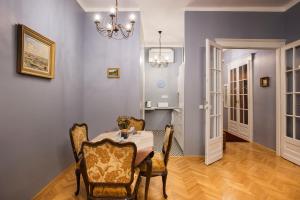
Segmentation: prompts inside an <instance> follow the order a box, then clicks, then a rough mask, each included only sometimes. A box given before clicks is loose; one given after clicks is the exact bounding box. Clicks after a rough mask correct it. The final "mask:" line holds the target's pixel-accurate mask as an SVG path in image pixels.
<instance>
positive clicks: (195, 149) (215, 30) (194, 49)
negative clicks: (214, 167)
mask: <svg viewBox="0 0 300 200" xmlns="http://www.w3.org/2000/svg"><path fill="white" fill-rule="evenodd" d="M284 20H285V18H284V13H255V12H244V13H243V12H185V50H186V52H185V53H186V54H185V55H186V67H185V99H184V100H185V131H184V133H185V147H186V148H185V152H184V153H185V154H187V155H199V154H200V155H203V154H204V135H205V132H204V128H205V119H204V114H205V112H204V110H199V109H198V106H199V105H200V104H204V102H205V39H206V38H210V39H215V38H269V39H282V38H285V24H284V22H285V21H284Z"/></svg>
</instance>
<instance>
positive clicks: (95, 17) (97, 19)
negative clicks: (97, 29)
mask: <svg viewBox="0 0 300 200" xmlns="http://www.w3.org/2000/svg"><path fill="white" fill-rule="evenodd" d="M100 20H101V16H100V15H98V14H96V15H95V16H94V22H95V23H100Z"/></svg>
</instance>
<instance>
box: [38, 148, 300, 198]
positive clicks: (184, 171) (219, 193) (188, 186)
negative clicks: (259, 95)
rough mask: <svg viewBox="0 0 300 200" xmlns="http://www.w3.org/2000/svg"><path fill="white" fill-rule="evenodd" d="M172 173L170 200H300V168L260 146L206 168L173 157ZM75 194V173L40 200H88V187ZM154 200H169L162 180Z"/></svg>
mask: <svg viewBox="0 0 300 200" xmlns="http://www.w3.org/2000/svg"><path fill="white" fill-rule="evenodd" d="M168 169H169V177H168V182H167V192H168V195H169V198H168V199H170V200H185V199H191V200H200V199H203V200H206V199H217V200H221V199H222V200H248V199H255V200H277V199H282V200H288V199H293V200H299V199H300V167H299V166H296V165H294V164H292V163H290V162H288V161H286V160H284V159H282V158H280V157H277V156H276V155H275V153H274V152H273V151H270V150H268V149H266V148H264V147H262V146H259V145H256V144H251V143H227V149H226V153H225V155H224V158H223V159H222V160H221V161H219V162H216V163H214V164H212V165H210V166H205V165H204V163H203V159H202V158H191V157H172V158H171V160H170V163H169V166H168ZM144 183H145V181H144V180H143V181H142V185H141V186H140V191H139V199H143V198H142V197H143V189H144ZM74 190H75V177H74V175H73V167H70V168H69V169H67V170H66V171H65V172H63V173H62V174H61V175H60V176H59V177H57V178H56V179H55V180H54V181H53V182H52V183H51V184H49V185H48V186H47V187H46V188H45V189H44V190H43V191H41V192H40V193H39V194H38V195H37V196H36V197H35V198H34V199H35V200H42V199H43V200H48V199H49V200H74V199H76V200H82V199H86V196H85V188H84V185H83V183H82V186H81V191H80V194H79V196H78V197H75V196H74V195H73V193H74ZM148 199H149V200H161V199H164V198H163V195H162V183H161V178H160V177H157V178H153V179H151V183H150V191H149V198H148Z"/></svg>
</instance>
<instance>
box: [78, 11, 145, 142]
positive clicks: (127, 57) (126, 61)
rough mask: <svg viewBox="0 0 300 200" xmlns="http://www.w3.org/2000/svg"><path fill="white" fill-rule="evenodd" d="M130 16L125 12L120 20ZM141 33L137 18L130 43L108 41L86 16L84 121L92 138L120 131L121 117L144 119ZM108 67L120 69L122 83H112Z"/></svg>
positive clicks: (89, 16)
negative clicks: (112, 131)
mask: <svg viewBox="0 0 300 200" xmlns="http://www.w3.org/2000/svg"><path fill="white" fill-rule="evenodd" d="M103 15H105V14H103ZM128 15H129V13H127V12H124V13H122V14H121V17H120V18H121V19H127V16H128ZM136 15H138V13H136ZM139 30H140V20H139V17H137V23H136V24H135V32H134V35H133V37H131V38H129V39H128V40H112V39H108V38H105V37H102V36H100V35H99V34H98V33H97V31H96V28H95V24H94V22H93V13H88V14H86V16H85V21H84V31H85V32H84V35H85V42H84V65H83V67H84V95H83V105H84V110H83V119H84V121H85V122H86V123H87V124H88V125H89V130H90V135H91V138H92V137H93V136H96V135H97V134H99V133H101V132H103V131H108V130H112V129H114V128H117V124H116V119H117V117H118V116H119V115H129V116H135V117H137V118H139V117H140V97H141V95H140V93H141V92H142V91H141V87H140V86H139V84H140V82H141V81H140V79H141V78H142V77H141V76H140V46H141V41H140V31H139ZM108 67H120V69H121V77H120V79H108V78H107V77H106V70H107V68H108Z"/></svg>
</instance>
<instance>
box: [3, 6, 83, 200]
mask: <svg viewBox="0 0 300 200" xmlns="http://www.w3.org/2000/svg"><path fill="white" fill-rule="evenodd" d="M0 13H1V17H0V44H1V46H0V60H1V62H0V92H1V97H0V113H1V114H0V127H1V139H0V152H1V165H0V173H1V175H0V177H1V178H0V185H1V187H0V199H14V200H17V199H31V198H32V197H33V195H34V194H36V193H37V192H38V191H40V190H41V188H42V187H43V186H45V185H46V184H47V183H48V182H49V181H50V180H52V179H53V177H55V176H56V175H57V174H58V173H60V172H61V170H63V169H65V168H66V167H67V166H68V165H69V164H70V163H71V162H72V161H73V157H72V152H71V147H70V141H69V136H68V129H69V128H70V126H71V125H72V123H73V122H75V121H79V120H80V119H81V116H82V109H81V104H82V98H81V96H82V94H81V93H82V76H81V73H82V66H81V64H82V59H81V55H82V38H83V35H82V29H83V15H84V13H83V11H82V9H81V8H80V7H79V6H78V5H77V3H76V1H74V0H43V1H39V0H26V1H25V0H23V1H20V0H0ZM17 23H22V24H25V25H27V26H28V27H31V28H32V29H34V30H36V31H38V32H39V33H41V34H43V35H45V36H46V37H49V38H50V39H52V40H53V41H55V42H56V45H57V46H56V47H57V51H56V75H55V79H54V80H46V79H40V78H36V77H32V76H24V75H19V74H16V30H15V24H17Z"/></svg>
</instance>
